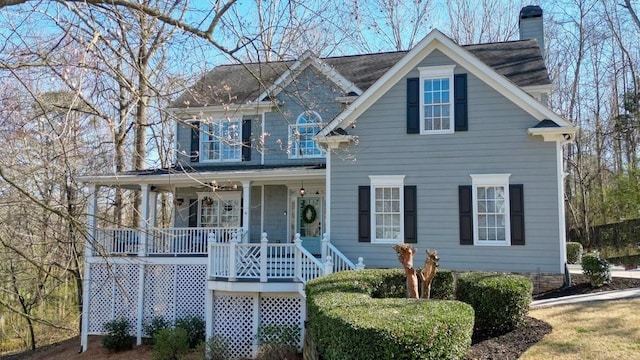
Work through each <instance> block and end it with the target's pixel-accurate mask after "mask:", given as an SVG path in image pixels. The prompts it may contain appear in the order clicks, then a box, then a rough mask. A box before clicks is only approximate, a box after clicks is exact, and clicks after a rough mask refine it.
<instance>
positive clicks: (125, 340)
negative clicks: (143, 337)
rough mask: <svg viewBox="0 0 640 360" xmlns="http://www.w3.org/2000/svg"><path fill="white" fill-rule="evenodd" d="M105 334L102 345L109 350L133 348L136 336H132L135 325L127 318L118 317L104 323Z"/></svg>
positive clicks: (116, 350)
mask: <svg viewBox="0 0 640 360" xmlns="http://www.w3.org/2000/svg"><path fill="white" fill-rule="evenodd" d="M103 328H104V332H105V335H104V336H103V337H102V346H104V347H105V348H106V349H108V350H109V351H114V352H118V351H123V350H128V349H131V348H133V344H134V343H135V338H134V337H133V336H131V332H132V330H133V326H131V323H130V322H129V320H128V319H126V318H118V319H115V320H111V321H108V322H106V323H105V324H104V325H103Z"/></svg>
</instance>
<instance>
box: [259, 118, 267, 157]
mask: <svg viewBox="0 0 640 360" xmlns="http://www.w3.org/2000/svg"><path fill="white" fill-rule="evenodd" d="M265 119H266V115H265V113H262V114H261V116H260V122H261V124H260V125H261V126H262V133H261V134H260V139H262V145H261V148H260V165H264V153H265V148H264V137H265V136H266V134H265V132H264V123H265Z"/></svg>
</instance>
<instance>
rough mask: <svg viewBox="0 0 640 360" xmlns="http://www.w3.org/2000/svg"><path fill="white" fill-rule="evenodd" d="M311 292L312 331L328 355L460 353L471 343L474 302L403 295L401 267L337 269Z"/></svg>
mask: <svg viewBox="0 0 640 360" xmlns="http://www.w3.org/2000/svg"><path fill="white" fill-rule="evenodd" d="M441 273H443V274H444V275H440V276H439V278H442V279H445V280H442V283H450V282H449V280H448V278H449V276H448V275H446V272H444V271H443V272H441ZM436 288H438V283H434V284H433V285H432V289H433V290H432V291H435V289H436ZM306 292H307V317H308V319H309V331H310V332H311V335H312V336H313V337H314V339H315V341H316V345H317V347H318V350H319V352H320V353H321V354H322V356H323V357H324V359H327V360H331V359H367V360H369V359H461V358H464V357H465V356H466V353H467V350H468V348H469V346H470V345H471V335H472V332H473V309H472V308H471V306H469V305H467V304H464V303H462V302H459V301H453V300H408V299H404V298H402V299H401V298H398V297H404V296H405V292H406V287H405V278H404V275H403V273H402V271H401V270H397V269H395V270H382V269H371V270H362V271H345V272H338V273H335V274H331V275H328V276H323V277H321V278H318V279H315V280H312V281H310V282H309V283H308V284H307V286H306ZM444 293H447V292H446V291H444ZM389 296H390V297H389Z"/></svg>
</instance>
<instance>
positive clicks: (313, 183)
mask: <svg viewBox="0 0 640 360" xmlns="http://www.w3.org/2000/svg"><path fill="white" fill-rule="evenodd" d="M520 29H521V38H522V40H520V41H511V42H501V43H487V44H478V45H469V46H460V45H458V44H456V43H455V42H454V41H452V40H451V39H449V38H448V37H447V36H445V35H443V34H442V33H441V32H439V31H437V30H434V31H432V32H431V33H430V34H429V35H428V36H426V37H425V38H424V39H423V40H422V41H421V42H420V43H419V44H418V45H417V46H416V47H415V48H413V49H412V50H410V51H407V52H391V53H377V54H364V55H354V56H340V57H329V58H318V57H315V56H314V55H313V54H311V53H306V54H304V55H303V56H302V57H301V58H300V59H298V60H296V61H283V62H270V63H251V64H234V65H223V66H218V67H216V68H215V69H213V70H212V71H211V72H210V73H208V74H207V75H206V76H205V77H203V78H202V79H200V80H199V81H198V82H197V83H196V84H195V85H194V86H193V87H192V88H191V89H189V91H187V92H186V93H184V94H183V95H182V96H180V97H179V98H178V99H177V100H175V101H174V103H173V105H172V108H171V109H170V110H171V111H172V113H173V114H174V115H175V116H176V117H177V118H179V119H180V121H178V122H176V129H175V134H176V144H175V146H176V149H177V153H178V155H177V158H176V162H175V165H174V166H172V167H171V168H168V169H157V170H149V171H142V172H129V173H124V174H116V175H108V176H93V177H87V178H85V179H83V180H84V182H85V183H86V184H87V185H88V186H89V189H90V191H91V193H92V194H96V189H97V188H98V187H104V186H106V187H122V188H125V189H135V190H139V191H141V193H142V207H141V218H142V221H141V224H140V226H139V227H138V228H135V229H122V228H104V227H101V226H99V223H98V221H97V220H96V218H95V217H94V216H89V220H88V229H89V233H90V240H89V241H88V243H87V250H86V260H87V266H86V271H85V279H86V282H87V284H86V286H85V293H84V309H83V315H84V316H83V324H82V344H83V347H84V348H85V349H86V345H87V335H88V334H98V333H101V332H102V325H103V324H104V323H105V322H106V321H109V320H111V319H113V318H116V317H120V316H124V317H127V318H129V319H130V320H131V322H132V323H133V324H135V327H136V335H137V336H138V340H140V338H141V336H143V330H142V329H143V324H144V323H145V322H147V321H149V320H150V319H151V318H153V317H154V316H162V317H164V318H165V319H167V320H173V319H176V318H180V317H183V316H188V315H191V316H200V317H204V318H205V319H206V323H207V335H208V336H211V335H214V334H215V335H219V336H224V337H225V338H227V339H228V341H229V342H230V344H231V345H232V346H231V348H232V350H233V355H234V356H236V357H246V356H252V355H253V354H254V352H255V350H256V346H257V343H256V337H255V335H256V333H257V331H258V329H259V327H260V326H264V325H270V324H282V325H294V326H299V327H300V329H301V331H303V328H304V320H305V314H306V311H305V302H304V284H305V283H306V281H307V280H309V279H311V278H314V277H317V276H321V275H322V274H325V273H327V272H332V271H341V270H346V269H355V268H358V267H363V266H364V265H363V263H362V262H363V260H362V259H364V262H365V263H366V265H367V266H368V267H398V266H399V264H398V263H397V257H396V254H395V252H394V251H393V250H392V249H391V246H390V244H395V243H398V242H405V243H412V244H415V246H416V247H417V248H419V249H420V252H419V253H418V257H417V261H418V263H419V262H421V261H422V260H423V259H424V249H426V248H429V249H435V250H438V253H439V254H440V258H441V262H440V265H441V266H442V267H443V268H446V269H452V270H460V271H464V270H482V271H502V272H516V273H522V274H526V275H529V276H532V277H534V278H540V277H541V276H548V277H551V278H554V277H555V278H556V279H560V281H561V280H562V275H563V274H564V271H565V263H566V254H565V225H564V224H565V223H564V205H563V204H564V203H563V199H564V194H563V191H564V190H563V145H564V144H566V143H567V142H569V141H571V140H572V138H573V136H574V135H575V133H576V131H577V129H576V128H575V127H574V126H573V125H572V124H571V123H569V122H567V121H566V120H565V119H563V118H562V117H560V116H559V115H557V114H555V113H554V112H553V111H551V110H550V109H549V108H548V107H547V106H546V105H545V104H546V100H547V96H548V93H549V91H550V89H551V84H550V80H549V77H548V74H547V70H546V67H545V64H544V61H543V56H542V52H541V50H540V47H539V45H540V43H541V42H542V40H543V33H542V11H541V9H540V8H539V7H535V6H533V7H526V8H524V9H523V10H522V12H521V14H520ZM160 192H169V193H171V194H172V195H173V198H174V204H175V216H174V219H173V227H172V228H158V227H157V226H156V224H155V218H156V214H155V212H156V197H157V194H158V193H160ZM98 203H99V199H98V198H97V197H96V196H95V195H93V196H92V197H91V199H90V202H89V213H90V215H95V209H96V208H97V206H98ZM104 255H107V256H104Z"/></svg>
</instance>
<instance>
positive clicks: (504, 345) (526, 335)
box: [467, 274, 640, 360]
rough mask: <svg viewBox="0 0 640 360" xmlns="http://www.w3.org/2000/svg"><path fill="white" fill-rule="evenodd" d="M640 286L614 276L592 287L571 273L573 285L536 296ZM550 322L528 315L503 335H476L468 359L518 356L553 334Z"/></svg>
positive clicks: (513, 357) (563, 294)
mask: <svg viewBox="0 0 640 360" xmlns="http://www.w3.org/2000/svg"><path fill="white" fill-rule="evenodd" d="M637 287H640V279H627V278H613V281H612V282H611V283H609V284H605V285H603V286H602V287H599V288H592V287H591V285H590V284H589V282H588V280H587V278H586V276H584V275H573V274H572V275H571V286H570V287H567V288H565V289H558V290H554V291H550V292H546V293H543V294H538V295H536V296H534V299H535V300H541V299H551V298H557V297H562V296H570V295H581V294H593V293H599V292H602V291H610V290H623V289H629V288H637ZM551 330H552V328H551V325H549V324H548V323H546V322H544V321H541V320H538V319H534V318H532V317H527V318H526V319H525V323H524V324H523V325H521V326H519V327H518V328H516V329H515V330H513V331H511V332H509V333H506V334H504V335H501V336H497V337H491V338H484V339H483V338H481V337H479V336H475V337H474V339H473V343H472V345H471V348H470V349H469V352H468V355H467V360H480V359H483V360H485V359H487V360H488V359H491V360H494V359H495V360H497V359H501V360H502V359H504V360H511V359H518V358H519V357H520V356H521V355H522V354H523V353H524V352H525V351H527V349H529V348H530V347H531V346H533V345H535V344H536V343H537V342H539V341H540V340H542V338H543V337H544V336H545V335H546V334H548V333H550V332H551Z"/></svg>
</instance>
